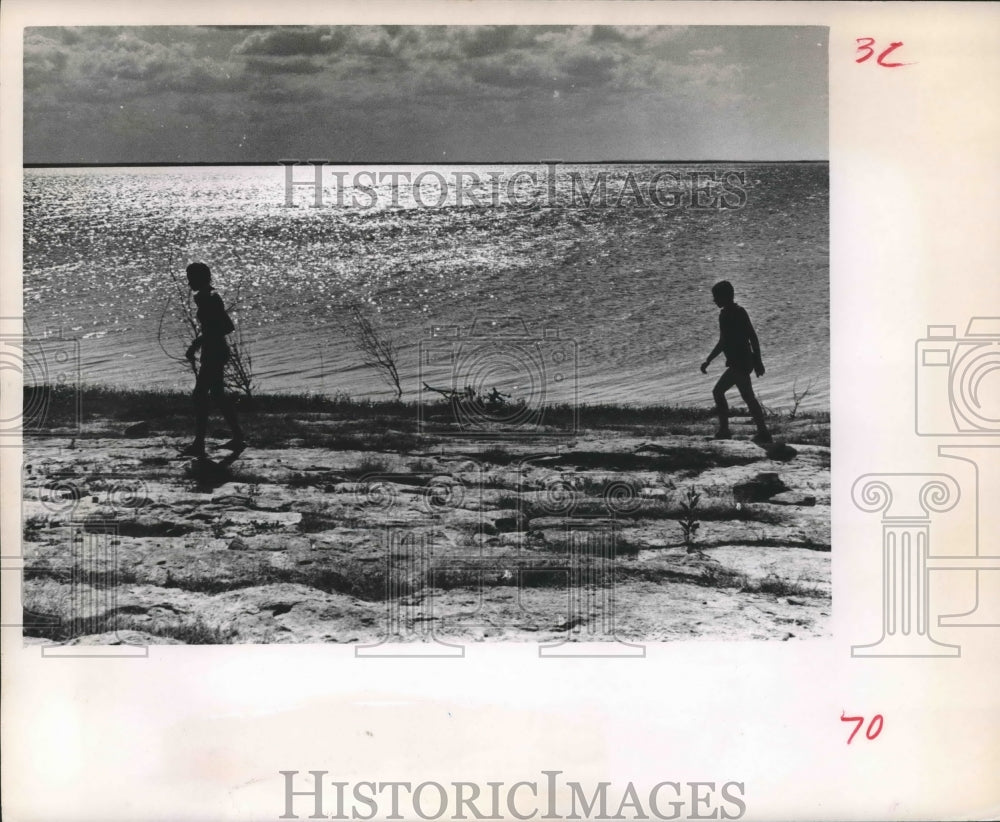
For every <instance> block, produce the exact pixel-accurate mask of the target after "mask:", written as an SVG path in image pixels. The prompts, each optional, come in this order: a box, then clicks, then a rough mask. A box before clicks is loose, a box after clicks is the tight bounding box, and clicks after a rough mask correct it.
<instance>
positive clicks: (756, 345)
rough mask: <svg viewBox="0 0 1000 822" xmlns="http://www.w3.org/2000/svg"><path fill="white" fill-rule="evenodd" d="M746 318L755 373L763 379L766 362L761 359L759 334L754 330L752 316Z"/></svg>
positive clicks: (747, 315)
mask: <svg viewBox="0 0 1000 822" xmlns="http://www.w3.org/2000/svg"><path fill="white" fill-rule="evenodd" d="M744 316H745V317H746V318H747V338H748V339H749V340H750V353H751V354H753V371H754V373H755V374H756V375H757V376H758V377H763V376H764V362H763V360H761V358H760V340H758V339H757V332H756V331H754V330H753V323H752V322H750V315H749V314H744Z"/></svg>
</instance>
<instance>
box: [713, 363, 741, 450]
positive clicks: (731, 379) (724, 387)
mask: <svg viewBox="0 0 1000 822" xmlns="http://www.w3.org/2000/svg"><path fill="white" fill-rule="evenodd" d="M738 377H739V375H738V374H737V373H736V371H734V370H733V369H732V368H727V369H726V370H725V371H723V372H722V376H721V377H719V381H718V382H717V383H716V384H715V388H713V389H712V397H713V398H714V399H715V410H716V413H717V414H718V415H719V430H718V431H716V432H715V436H716V438H717V439H728V438H729V436H730V433H729V403H727V402H726V392H727V391H728V390H729V389H730V388H732V387H733V386H734V385H736V381H737V379H738Z"/></svg>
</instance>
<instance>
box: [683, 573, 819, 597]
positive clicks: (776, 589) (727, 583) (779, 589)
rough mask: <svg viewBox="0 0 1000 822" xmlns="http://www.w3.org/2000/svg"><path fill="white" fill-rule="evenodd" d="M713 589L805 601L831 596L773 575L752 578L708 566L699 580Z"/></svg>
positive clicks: (810, 586)
mask: <svg viewBox="0 0 1000 822" xmlns="http://www.w3.org/2000/svg"><path fill="white" fill-rule="evenodd" d="M699 582H701V583H702V584H704V585H708V586H711V587H712V588H735V589H737V590H738V591H739V592H740V593H741V594H770V595H771V596H775V597H789V596H794V597H803V598H805V599H829V598H830V594H829V593H827V592H826V591H823V590H822V589H821V588H818V587H817V586H815V585H809V584H804V583H802V582H799V581H796V580H790V579H785V578H784V577H780V576H778V575H777V574H774V573H771V574H768V575H767V576H765V577H756V578H751V577H749V576H747V575H746V574H743V573H740V572H739V571H734V570H732V569H730V568H722V567H720V566H716V565H708V566H706V568H705V569H704V570H703V571H702V575H701V579H700V580H699Z"/></svg>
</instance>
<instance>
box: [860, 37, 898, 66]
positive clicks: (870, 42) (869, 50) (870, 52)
mask: <svg viewBox="0 0 1000 822" xmlns="http://www.w3.org/2000/svg"><path fill="white" fill-rule="evenodd" d="M854 42H855V43H857V44H858V52H859V53H862V52H863V53H862V54H861V56H860V57H856V58H855V59H854V62H855V63H864V62H865V61H866V60H870V59H871V58H872V57H873V56H874V54H875V48H874V46H875V38H874V37H858V38H856V39H855V41H854ZM902 45H903V41H902V40H899V41H897V42H894V43H890V44H889V47H888V48H887V49H884V50H883V51H882V52H881V53H880V54H879V56H878V59H876V61H875V62H876V63H878V65H880V66H882V68H899V67H900V66H908V65H909V63H898V62H894V63H887V62H886V58H887V57H888V56H889V55H890V54H892V53H893V52H894V51H895V50H896V49H898V48H899V47H900V46H902Z"/></svg>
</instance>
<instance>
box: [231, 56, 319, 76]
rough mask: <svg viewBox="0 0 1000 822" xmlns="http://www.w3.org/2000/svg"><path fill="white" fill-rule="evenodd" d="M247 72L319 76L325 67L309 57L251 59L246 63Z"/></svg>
mask: <svg viewBox="0 0 1000 822" xmlns="http://www.w3.org/2000/svg"><path fill="white" fill-rule="evenodd" d="M244 65H245V66H246V69H247V71H252V72H256V73H258V74H318V73H319V72H321V71H323V66H322V65H320V64H319V63H317V62H315V61H314V60H311V59H310V58H308V57H289V58H285V59H280V60H278V59H273V58H267V57H249V58H247V60H246V62H245V63H244Z"/></svg>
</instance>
